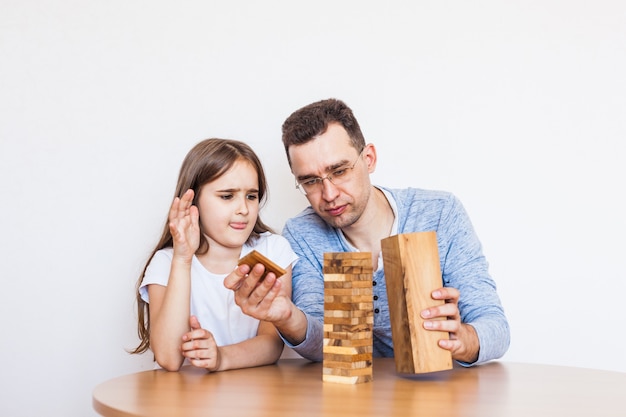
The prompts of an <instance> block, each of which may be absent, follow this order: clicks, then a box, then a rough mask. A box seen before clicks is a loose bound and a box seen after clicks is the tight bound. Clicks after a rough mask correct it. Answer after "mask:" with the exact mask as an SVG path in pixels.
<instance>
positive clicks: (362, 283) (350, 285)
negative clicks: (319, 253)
mask: <svg viewBox="0 0 626 417" xmlns="http://www.w3.org/2000/svg"><path fill="white" fill-rule="evenodd" d="M373 307H374V302H373V299H372V255H371V253H369V252H341V253H325V254H324V351H323V353H324V358H323V364H322V366H323V374H322V380H323V381H326V382H339V383H342V384H358V383H361V382H368V381H371V380H372V352H373V336H372V328H373V326H374V312H373Z"/></svg>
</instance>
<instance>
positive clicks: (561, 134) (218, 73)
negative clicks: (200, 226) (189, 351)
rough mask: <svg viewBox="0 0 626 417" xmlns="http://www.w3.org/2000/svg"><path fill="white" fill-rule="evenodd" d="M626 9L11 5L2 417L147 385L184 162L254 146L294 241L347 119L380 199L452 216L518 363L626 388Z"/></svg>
mask: <svg viewBox="0 0 626 417" xmlns="http://www.w3.org/2000/svg"><path fill="white" fill-rule="evenodd" d="M624 74H626V2H624V1H622V0H595V1H593V2H591V1H581V0H574V1H572V0H535V1H531V0H524V1H522V0H512V1H506V2H504V1H495V0H484V1H461V0H452V1H441V0H437V1H394V0H388V1H385V2H381V1H363V0H361V1H338V0H333V1H326V0H318V1H315V2H296V1H287V0H285V1H275V0H266V1H263V2H256V1H220V2H217V1H207V0H204V1H180V2H174V1H171V2H168V1H156V0H151V1H148V0H145V1H135V0H125V1H119V0H109V1H84V0H83V1H78V0H76V1H70V0H64V1H42V0H0V140H1V142H0V190H1V192H2V197H1V201H0V279H1V284H2V285H1V287H0V326H1V327H0V329H1V332H2V334H1V336H0V337H1V346H0V358H1V359H0V360H1V361H2V371H1V372H0V384H1V387H0V388H1V389H0V396H1V400H0V415H2V416H8V417H15V416H36V415H40V416H43V415H49V416H88V415H95V413H94V412H93V411H92V408H91V391H92V389H93V388H94V386H95V385H97V384H98V383H100V382H103V381H105V380H107V379H110V378H113V377H116V376H119V375H122V374H126V373H131V372H135V371H139V370H144V369H149V368H150V367H151V366H152V365H151V358H150V357H149V356H148V355H144V356H142V357H138V356H131V355H129V354H127V353H126V352H125V349H126V348H130V347H133V346H134V345H135V344H136V343H137V338H136V334H135V328H136V324H135V321H136V316H135V305H134V285H135V281H136V279H137V277H138V275H139V273H140V270H141V268H142V266H143V264H144V262H145V260H146V257H147V256H148V254H149V252H150V250H151V249H152V247H153V245H154V244H155V243H156V239H157V238H158V236H159V234H160V230H161V228H162V226H163V222H164V220H165V216H166V213H167V208H168V205H169V202H170V200H171V198H172V197H173V195H172V194H173V189H174V184H175V181H176V176H177V174H178V168H179V166H180V163H181V162H182V159H183V157H184V155H185V154H186V153H187V151H188V150H189V149H190V148H191V147H192V146H193V145H194V144H195V143H197V142H198V141H200V140H202V139H204V138H207V137H228V138H235V139H241V140H245V141H246V142H248V143H250V144H251V145H252V146H253V147H254V148H255V149H256V150H257V151H258V153H259V155H260V157H261V158H262V160H263V163H264V164H265V167H266V169H267V174H268V177H269V182H270V201H269V204H268V205H267V207H266V209H265V210H264V212H263V217H264V219H265V220H266V222H268V223H269V224H270V225H272V226H273V227H275V228H276V229H278V230H280V229H281V228H282V226H283V224H284V221H285V220H286V219H287V218H288V217H290V216H292V215H294V214H296V213H297V212H298V211H300V210H301V209H302V208H303V207H304V205H305V200H304V198H303V197H302V196H300V195H299V194H298V192H297V191H296V190H295V189H294V188H293V180H292V177H291V176H290V172H289V169H288V166H287V162H286V158H285V156H284V151H283V149H282V145H281V142H280V126H281V124H282V122H283V120H284V119H285V118H286V117H287V116H288V115H289V114H290V113H291V112H292V111H293V110H295V109H297V108H299V107H301V106H303V105H305V104H308V103H310V102H313V101H317V100H319V99H322V98H328V97H337V98H341V99H343V100H344V101H346V102H347V103H348V105H350V106H351V107H352V108H353V110H354V112H355V114H356V115H357V117H358V118H359V120H360V122H361V127H362V129H363V131H364V133H365V136H366V138H367V140H368V141H370V142H373V143H374V144H375V145H376V146H377V149H378V152H379V165H378V169H377V171H376V172H375V174H374V178H373V179H374V182H375V183H379V184H385V185H390V186H397V187H404V186H415V187H421V188H433V189H443V190H448V191H452V192H454V193H455V194H456V195H457V196H458V197H459V198H460V199H461V201H462V202H463V203H464V205H465V207H466V209H467V211H468V212H469V214H470V217H471V218H472V220H473V222H474V226H475V228H476V230H477V232H478V235H479V237H480V239H481V240H482V242H483V245H484V251H485V254H486V255H487V258H488V260H489V261H490V265H491V272H492V275H493V277H494V278H495V279H496V281H497V283H498V286H499V292H500V294H501V298H502V301H503V303H504V306H505V309H506V313H507V315H508V317H509V320H510V324H511V327H512V345H511V348H510V350H509V352H508V353H507V354H506V356H505V357H504V358H503V360H507V361H519V362H537V363H547V364H556V365H569V366H578V367H590V368H600V369H605V370H614V371H621V372H626V364H625V362H624V360H623V358H622V356H623V354H624V346H625V342H626V339H625V335H624V334H625V332H624V331H625V330H626V325H625V321H624V307H623V303H624V301H623V299H624V294H625V292H626V283H625V279H624V278H625V272H624V271H626V255H625V254H624V252H625V249H626V245H625V244H624V236H625V234H626V221H625V220H624V213H626V203H625V202H624V178H626V169H625V167H624V166H625V163H624V154H623V150H622V149H623V146H624V145H623V142H624V139H625V138H626V122H625V119H626V81H625V80H626V77H625V76H624Z"/></svg>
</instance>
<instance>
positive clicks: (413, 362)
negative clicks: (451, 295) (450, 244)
mask: <svg viewBox="0 0 626 417" xmlns="http://www.w3.org/2000/svg"><path fill="white" fill-rule="evenodd" d="M381 246H382V252H383V263H384V269H385V281H386V283H387V298H388V299H389V317H390V319H391V333H392V340H393V347H394V355H395V359H396V367H397V370H398V372H408V373H425V372H434V371H442V370H446V369H450V368H452V355H451V354H450V351H448V350H445V349H442V348H440V347H439V346H438V344H437V343H438V341H439V340H440V339H448V338H449V336H448V333H446V332H440V331H432V330H426V329H424V327H423V326H424V319H422V317H421V315H420V313H421V311H422V310H424V309H426V308H429V307H434V306H437V305H441V304H443V303H444V301H443V300H434V299H433V298H432V297H431V293H432V291H433V290H435V289H437V288H441V287H442V286H443V283H442V280H441V268H440V266H439V252H438V249H437V235H436V233H435V232H417V233H408V234H400V235H394V236H390V237H388V238H386V239H383V240H382V241H381Z"/></svg>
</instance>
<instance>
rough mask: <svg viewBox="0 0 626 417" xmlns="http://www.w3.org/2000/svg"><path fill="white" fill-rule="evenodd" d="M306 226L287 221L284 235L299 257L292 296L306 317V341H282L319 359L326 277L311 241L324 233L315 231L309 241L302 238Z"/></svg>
mask: <svg viewBox="0 0 626 417" xmlns="http://www.w3.org/2000/svg"><path fill="white" fill-rule="evenodd" d="M304 225H305V224H304V223H301V224H299V225H298V226H299V227H297V228H293V227H292V226H291V225H290V223H289V222H287V224H286V226H285V229H284V230H283V236H284V237H285V238H286V239H287V241H288V242H289V243H290V245H291V247H292V248H293V250H294V251H295V253H296V255H298V258H299V260H298V262H297V263H296V264H295V265H294V267H293V270H292V282H293V296H292V298H293V302H294V304H295V305H296V306H298V308H299V309H300V310H302V312H303V313H304V314H305V316H306V319H307V331H306V336H305V338H304V340H303V341H302V342H301V343H300V344H298V345H292V344H291V343H289V342H288V341H287V340H285V338H283V341H284V342H285V344H286V345H287V346H289V347H290V348H292V349H293V350H294V351H296V353H298V354H299V355H300V356H302V357H304V358H306V359H309V360H312V361H317V362H319V361H321V360H322V358H323V354H322V350H323V349H322V346H323V341H324V276H323V274H322V273H321V271H322V265H321V263H320V261H319V259H318V257H317V255H316V254H315V253H314V252H313V250H312V249H311V246H314V245H312V244H311V240H315V239H317V238H318V236H319V238H320V239H321V238H322V237H321V234H322V233H320V231H316V233H317V234H313V235H309V236H307V240H305V239H302V238H300V237H299V235H301V234H304V233H306V227H304V228H303V227H302V226H304ZM296 229H297V231H296ZM281 337H282V335H281Z"/></svg>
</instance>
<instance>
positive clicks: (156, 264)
mask: <svg viewBox="0 0 626 417" xmlns="http://www.w3.org/2000/svg"><path fill="white" fill-rule="evenodd" d="M170 252H171V251H168V250H165V249H163V250H159V251H157V252H156V253H155V254H154V256H153V257H152V259H151V260H150V263H149V264H148V267H147V268H146V273H145V274H144V276H143V280H142V281H141V286H140V287H139V294H140V295H141V299H142V300H144V301H145V302H146V303H150V297H149V295H148V285H150V284H158V285H162V286H164V287H166V286H167V283H168V281H169V278H170V269H171V267H172V255H171V253H170Z"/></svg>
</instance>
